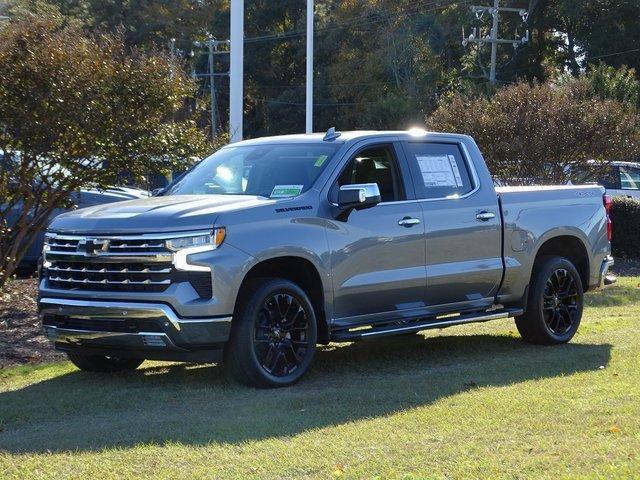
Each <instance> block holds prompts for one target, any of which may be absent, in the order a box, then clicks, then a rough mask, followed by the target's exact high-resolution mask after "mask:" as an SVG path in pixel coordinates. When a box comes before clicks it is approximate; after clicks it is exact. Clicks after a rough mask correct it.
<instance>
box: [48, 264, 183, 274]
mask: <svg viewBox="0 0 640 480" xmlns="http://www.w3.org/2000/svg"><path fill="white" fill-rule="evenodd" d="M47 270H49V271H51V272H67V273H113V274H125V273H134V274H135V273H139V274H144V273H158V274H160V273H171V268H162V269H155V268H153V269H152V268H148V267H147V268H143V269H142V270H135V269H132V268H122V269H120V270H109V269H107V268H100V269H90V268H87V267H83V268H71V267H67V268H65V267H56V266H51V267H48V268H47Z"/></svg>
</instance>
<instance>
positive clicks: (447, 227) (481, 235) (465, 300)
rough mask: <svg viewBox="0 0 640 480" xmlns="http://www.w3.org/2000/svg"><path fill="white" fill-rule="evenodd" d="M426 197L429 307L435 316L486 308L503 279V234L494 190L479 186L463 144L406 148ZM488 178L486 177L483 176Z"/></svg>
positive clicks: (420, 193)
mask: <svg viewBox="0 0 640 480" xmlns="http://www.w3.org/2000/svg"><path fill="white" fill-rule="evenodd" d="M403 147H404V149H405V152H406V155H407V161H408V162H409V165H410V167H411V168H413V172H414V175H413V178H414V179H415V190H416V196H418V197H419V198H421V199H422V200H421V202H420V204H421V205H422V208H423V214H424V224H425V240H426V252H427V253H426V255H427V258H426V265H427V289H426V296H425V303H426V304H427V306H428V307H429V309H431V310H434V311H456V310H465V309H473V308H483V307H486V306H489V305H491V304H492V303H493V298H494V296H495V294H496V292H497V290H498V288H499V285H500V281H501V279H502V267H503V265H502V231H501V220H500V211H499V206H498V199H497V196H496V193H495V191H494V189H493V185H480V183H479V182H480V180H479V177H478V175H476V174H475V170H474V167H473V164H472V163H471V159H470V158H468V156H467V155H466V154H465V150H464V148H463V146H462V145H461V144H457V143H446V142H426V141H409V142H405V143H403ZM483 178H485V177H484V176H483Z"/></svg>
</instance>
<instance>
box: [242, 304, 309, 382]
mask: <svg viewBox="0 0 640 480" xmlns="http://www.w3.org/2000/svg"><path fill="white" fill-rule="evenodd" d="M253 344H254V352H255V355H256V358H257V359H258V362H259V363H260V365H261V366H262V368H264V370H265V371H266V372H267V373H269V374H270V375H273V376H275V377H285V376H287V375H290V374H292V373H294V372H295V371H296V370H297V369H298V368H300V366H301V365H302V364H303V363H304V360H305V358H306V356H307V354H308V353H309V351H310V348H309V347H310V323H309V316H308V312H307V311H306V310H305V307H304V306H303V305H302V302H300V301H299V300H298V299H296V298H295V297H294V296H293V295H291V294H289V293H277V294H275V295H271V296H269V297H268V298H266V299H265V301H264V302H263V304H262V308H261V309H260V312H259V313H258V318H257V320H256V323H255V332H254V340H253Z"/></svg>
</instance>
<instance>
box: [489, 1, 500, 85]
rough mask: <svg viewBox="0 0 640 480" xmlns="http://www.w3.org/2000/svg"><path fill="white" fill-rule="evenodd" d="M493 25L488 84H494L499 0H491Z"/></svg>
mask: <svg viewBox="0 0 640 480" xmlns="http://www.w3.org/2000/svg"><path fill="white" fill-rule="evenodd" d="M491 14H492V15H493V25H492V26H491V70H490V73H489V82H491V84H492V85H493V84H495V83H496V62H497V61H498V22H499V20H498V17H499V16H500V0H493V12H491Z"/></svg>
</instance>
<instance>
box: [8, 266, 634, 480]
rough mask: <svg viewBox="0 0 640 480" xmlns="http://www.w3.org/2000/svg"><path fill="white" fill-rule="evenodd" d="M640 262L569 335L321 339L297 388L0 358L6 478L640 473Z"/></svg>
mask: <svg viewBox="0 0 640 480" xmlns="http://www.w3.org/2000/svg"><path fill="white" fill-rule="evenodd" d="M639 287H640V278H637V277H628V278H622V279H620V281H619V283H618V284H617V285H616V286H615V287H613V288H611V289H609V290H608V291H606V292H604V293H596V294H592V295H589V298H588V303H589V307H588V308H587V309H586V311H585V318H584V320H583V324H582V326H581V328H580V331H579V333H578V335H577V336H576V338H575V339H574V340H573V342H572V343H571V344H569V345H565V346H560V347H538V346H531V345H526V344H524V343H522V342H521V341H520V339H519V337H518V335H517V332H516V330H515V326H514V325H513V324H512V323H511V322H510V321H500V322H494V323H487V324H480V325H470V326H466V327H457V328H452V329H448V330H442V331H434V332H429V333H427V334H425V335H419V336H414V337H400V338H392V339H386V340H378V341H375V342H368V343H359V344H351V345H338V346H333V345H332V346H330V347H327V348H323V349H322V350H321V351H320V353H319V355H318V357H317V359H316V362H315V364H314V367H313V370H312V371H311V373H310V375H309V376H308V377H307V378H306V379H304V380H303V381H302V382H301V383H300V384H298V385H297V386H295V387H292V388H288V389H282V390H275V391H274V390H272V391H258V390H251V389H247V388H243V387H239V386H236V385H233V384H230V383H228V382H227V381H226V380H225V379H224V376H223V374H222V371H221V369H220V368H218V367H216V366H189V367H185V366H183V365H179V364H161V363H145V364H144V365H143V367H142V368H141V369H140V370H138V371H136V372H133V373H127V374H120V375H114V376H97V375H91V374H85V373H81V372H79V371H77V370H75V369H74V368H73V367H72V366H71V365H70V364H69V363H66V362H63V363H56V364H45V365H41V366H33V367H15V368H10V369H7V370H4V371H0V477H1V478H3V479H4V478H21V479H22V478H65V477H70V478H99V479H101V480H103V479H108V478H134V477H135V478H137V477H149V478H247V477H255V478H273V477H275V478H284V477H286V478H301V477H319V478H331V477H343V478H372V477H377V478H383V479H386V478H525V477H526V478H530V477H533V478H540V477H546V478H554V479H555V478H639V477H640V342H639V338H640V289H639Z"/></svg>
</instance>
